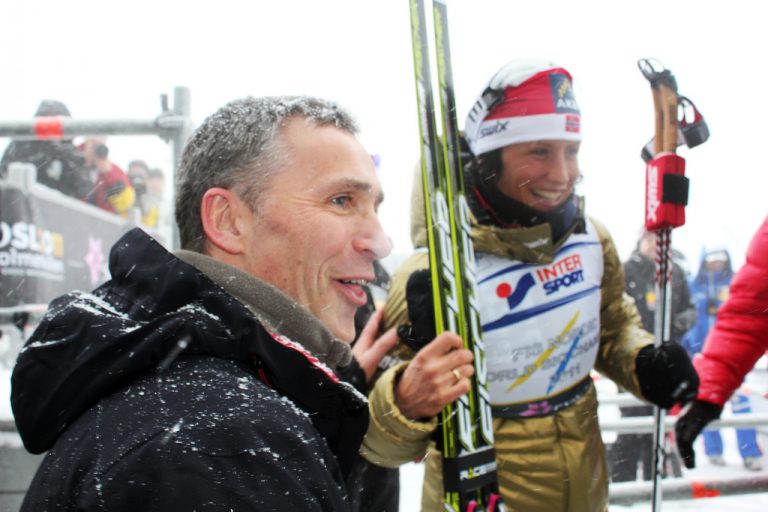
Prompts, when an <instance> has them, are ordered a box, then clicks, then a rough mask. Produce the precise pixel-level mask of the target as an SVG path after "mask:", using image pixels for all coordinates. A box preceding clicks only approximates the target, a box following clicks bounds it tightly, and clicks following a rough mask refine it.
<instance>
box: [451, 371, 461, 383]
mask: <svg viewBox="0 0 768 512" xmlns="http://www.w3.org/2000/svg"><path fill="white" fill-rule="evenodd" d="M451 372H453V376H454V377H456V382H460V381H461V372H460V371H459V369H458V368H454V369H453V370H451Z"/></svg>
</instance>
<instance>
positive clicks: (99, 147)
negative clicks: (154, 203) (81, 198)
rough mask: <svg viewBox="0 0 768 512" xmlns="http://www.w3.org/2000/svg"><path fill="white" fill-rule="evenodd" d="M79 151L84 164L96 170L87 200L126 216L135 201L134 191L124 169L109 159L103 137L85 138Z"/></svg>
mask: <svg viewBox="0 0 768 512" xmlns="http://www.w3.org/2000/svg"><path fill="white" fill-rule="evenodd" d="M81 151H82V152H83V156H84V157H85V163H86V165H87V166H89V167H91V168H92V169H94V170H95V171H96V172H95V180H94V185H93V189H92V190H91V192H90V193H89V194H88V202H89V203H91V204H93V205H95V206H98V207H99V208H101V209H103V210H106V211H108V212H112V213H116V214H118V215H120V216H122V217H124V218H128V214H129V212H130V209H131V207H132V206H133V204H134V203H135V202H136V192H135V191H134V189H133V186H132V185H131V181H130V180H129V179H128V175H127V174H125V171H123V170H122V169H121V168H120V167H119V166H118V165H117V164H115V163H114V162H112V161H111V160H110V159H109V148H108V147H107V145H106V144H105V143H104V139H103V138H91V139H86V141H85V142H84V143H83V144H82V145H81Z"/></svg>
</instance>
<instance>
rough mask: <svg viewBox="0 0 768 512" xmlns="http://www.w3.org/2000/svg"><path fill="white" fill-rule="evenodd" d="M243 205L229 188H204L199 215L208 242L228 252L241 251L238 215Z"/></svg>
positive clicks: (241, 243) (238, 252)
mask: <svg viewBox="0 0 768 512" xmlns="http://www.w3.org/2000/svg"><path fill="white" fill-rule="evenodd" d="M244 206H245V205H244V204H243V203H242V201H240V198H239V197H238V196H237V194H235V193H234V192H232V191H231V190H227V189H225V188H218V187H214V188H209V189H208V190H206V192H205V194H203V200H202V203H201V205H200V216H201V218H202V221H203V231H204V232H205V237H206V239H207V240H208V242H209V243H210V244H212V245H213V246H215V247H216V248H218V249H220V250H222V251H224V252H226V253H228V254H240V253H242V252H243V239H242V233H241V229H240V227H241V223H240V219H239V216H240V215H241V214H242V211H241V210H242V208H243V207H244Z"/></svg>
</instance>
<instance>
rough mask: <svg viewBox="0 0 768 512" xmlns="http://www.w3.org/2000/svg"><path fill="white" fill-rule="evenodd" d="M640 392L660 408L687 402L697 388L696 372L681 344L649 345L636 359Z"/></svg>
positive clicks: (691, 398) (641, 350)
mask: <svg viewBox="0 0 768 512" xmlns="http://www.w3.org/2000/svg"><path fill="white" fill-rule="evenodd" d="M635 367H636V371H637V380H638V381H639V382H640V390H641V391H642V392H643V396H644V397H645V398H646V399H647V400H648V401H649V402H651V403H654V404H656V405H658V406H659V407H661V408H663V409H669V408H670V407H672V406H673V405H675V403H677V402H680V403H685V402H690V401H691V400H693V399H695V398H696V394H697V393H698V392H699V376H698V374H697V373H696V369H695V368H694V367H693V364H691V359H690V358H689V357H688V353H687V352H686V351H685V349H684V348H683V347H681V346H680V345H678V344H677V343H662V344H661V345H660V346H658V347H654V346H653V345H648V346H645V347H643V348H642V349H640V353H638V354H637V359H635Z"/></svg>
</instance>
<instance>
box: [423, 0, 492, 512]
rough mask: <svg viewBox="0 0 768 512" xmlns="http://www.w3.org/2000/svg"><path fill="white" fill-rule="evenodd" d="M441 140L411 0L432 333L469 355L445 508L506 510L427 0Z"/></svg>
mask: <svg viewBox="0 0 768 512" xmlns="http://www.w3.org/2000/svg"><path fill="white" fill-rule="evenodd" d="M432 4H433V19H434V33H435V47H436V56H437V71H438V93H439V98H440V111H441V114H442V115H441V120H442V136H438V134H437V127H436V121H435V108H434V100H433V92H432V78H431V71H430V59H429V52H428V48H429V44H428V41H427V39H428V38H427V19H426V13H425V6H424V0H409V6H410V14H411V36H412V43H413V63H414V76H415V82H416V100H417V107H418V119H419V135H420V153H421V170H422V185H423V189H424V204H425V210H426V211H425V213H426V226H427V233H428V245H429V264H430V272H431V276H432V294H433V302H434V309H435V329H436V332H437V333H440V332H443V331H446V330H450V331H452V332H455V333H458V334H459V335H460V336H461V338H462V339H463V340H464V347H465V348H467V349H468V350H470V351H471V352H473V354H474V357H475V359H474V364H475V375H474V376H473V378H472V386H471V389H470V391H469V392H468V393H467V394H466V395H464V396H462V397H460V398H459V399H458V400H457V401H456V402H454V403H452V404H449V405H448V406H446V407H445V409H443V411H442V413H441V415H440V427H439V438H438V444H439V445H440V449H441V451H442V456H443V483H444V501H445V510H446V511H453V512H473V511H477V512H480V511H484V512H497V511H504V510H506V508H505V507H504V505H503V504H502V502H501V499H500V497H499V494H498V485H497V482H496V456H495V451H494V448H493V421H492V417H491V406H490V399H489V395H488V388H487V370H486V360H485V349H484V347H483V339H482V329H481V323H480V313H479V310H478V300H477V290H476V288H477V287H476V277H475V253H474V250H473V246H472V240H471V238H470V214H469V205H468V203H467V199H466V194H465V190H464V179H463V172H462V163H461V157H460V152H459V148H460V146H459V130H458V123H457V121H456V105H455V98H454V92H453V78H452V71H451V63H450V45H449V40H448V22H447V8H446V5H445V3H444V0H433V2H432Z"/></svg>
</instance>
